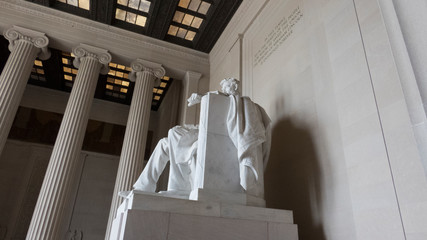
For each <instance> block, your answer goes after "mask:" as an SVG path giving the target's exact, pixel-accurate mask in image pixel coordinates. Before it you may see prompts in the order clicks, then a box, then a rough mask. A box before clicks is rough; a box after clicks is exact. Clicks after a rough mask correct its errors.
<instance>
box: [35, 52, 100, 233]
mask: <svg viewBox="0 0 427 240" xmlns="http://www.w3.org/2000/svg"><path fill="white" fill-rule="evenodd" d="M101 66H102V65H101V64H100V62H99V60H98V59H97V58H95V57H93V56H87V57H83V58H82V59H81V63H80V67H79V71H78V73H77V76H76V79H75V82H74V85H73V89H72V91H71V94H70V98H69V100H68V103H67V107H66V110H65V113H64V117H63V119H62V122H61V127H60V129H59V133H58V136H57V139H56V142H55V146H54V148H53V152H52V156H51V158H50V162H49V165H48V168H47V171H46V175H45V178H44V181H43V185H42V188H41V190H40V194H39V198H38V200H37V205H36V208H35V211H34V214H33V218H32V220H31V224H30V228H29V230H28V234H27V239H34V240H36V239H37V240H38V239H63V238H64V237H65V235H64V236H61V234H65V233H63V232H61V230H63V229H64V228H63V227H64V226H63V224H64V219H63V218H64V214H65V209H64V208H65V207H66V206H67V203H68V201H69V199H70V196H69V195H70V190H71V187H72V186H71V185H72V182H73V177H74V175H75V168H76V164H77V159H78V155H79V153H80V150H81V148H82V145H83V139H84V135H85V131H86V126H87V121H88V118H89V112H90V108H91V105H92V100H93V96H94V93H95V88H96V85H97V80H98V75H99V72H100V69H101Z"/></svg>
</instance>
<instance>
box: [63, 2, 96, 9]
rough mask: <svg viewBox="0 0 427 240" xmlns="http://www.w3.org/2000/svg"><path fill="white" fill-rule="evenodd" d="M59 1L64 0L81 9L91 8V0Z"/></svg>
mask: <svg viewBox="0 0 427 240" xmlns="http://www.w3.org/2000/svg"><path fill="white" fill-rule="evenodd" d="M57 2H62V3H65V4H68V5H71V6H74V7H78V8H81V9H85V10H89V5H90V1H89V0H57Z"/></svg>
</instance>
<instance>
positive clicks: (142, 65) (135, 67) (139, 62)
mask: <svg viewBox="0 0 427 240" xmlns="http://www.w3.org/2000/svg"><path fill="white" fill-rule="evenodd" d="M131 68H132V72H131V73H130V74H129V80H131V81H132V82H135V80H136V75H137V73H140V72H149V73H151V74H152V75H153V76H155V77H156V78H162V77H163V76H164V75H165V74H166V70H165V69H164V68H163V67H162V65H161V64H159V63H154V62H150V61H146V60H143V59H140V58H138V59H136V60H135V61H133V62H132V64H131Z"/></svg>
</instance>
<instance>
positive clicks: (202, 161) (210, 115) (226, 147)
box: [195, 93, 243, 193]
mask: <svg viewBox="0 0 427 240" xmlns="http://www.w3.org/2000/svg"><path fill="white" fill-rule="evenodd" d="M228 108H229V98H228V97H226V96H223V95H219V94H210V93H208V95H206V96H204V97H203V98H202V103H201V113H200V123H199V144H198V149H197V165H196V177H195V189H197V188H203V189H205V190H216V191H224V192H237V193H238V192H243V189H242V187H241V186H240V177H239V176H240V175H239V162H238V159H237V150H236V148H235V147H234V145H233V142H232V141H231V139H230V138H229V136H228V132H227V126H226V123H227V122H226V119H227V113H228Z"/></svg>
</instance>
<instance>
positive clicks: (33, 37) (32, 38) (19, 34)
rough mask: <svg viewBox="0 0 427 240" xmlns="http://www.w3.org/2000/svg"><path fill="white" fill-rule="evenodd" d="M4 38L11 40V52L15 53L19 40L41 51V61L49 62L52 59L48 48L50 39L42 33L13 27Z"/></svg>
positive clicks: (39, 55) (5, 33)
mask: <svg viewBox="0 0 427 240" xmlns="http://www.w3.org/2000/svg"><path fill="white" fill-rule="evenodd" d="M3 35H4V37H5V38H6V39H7V40H9V51H11V52H12V51H13V50H14V49H15V46H16V42H17V41H19V40H23V41H28V42H30V43H32V44H33V45H34V46H35V47H36V48H39V49H40V53H39V54H38V57H39V58H40V59H41V60H47V59H48V58H50V51H49V49H48V48H47V45H48V44H49V38H47V37H46V34H44V33H42V32H37V31H34V30H30V29H26V28H23V27H18V26H13V27H11V28H9V29H7V30H6V31H5V32H4V34H3Z"/></svg>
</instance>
